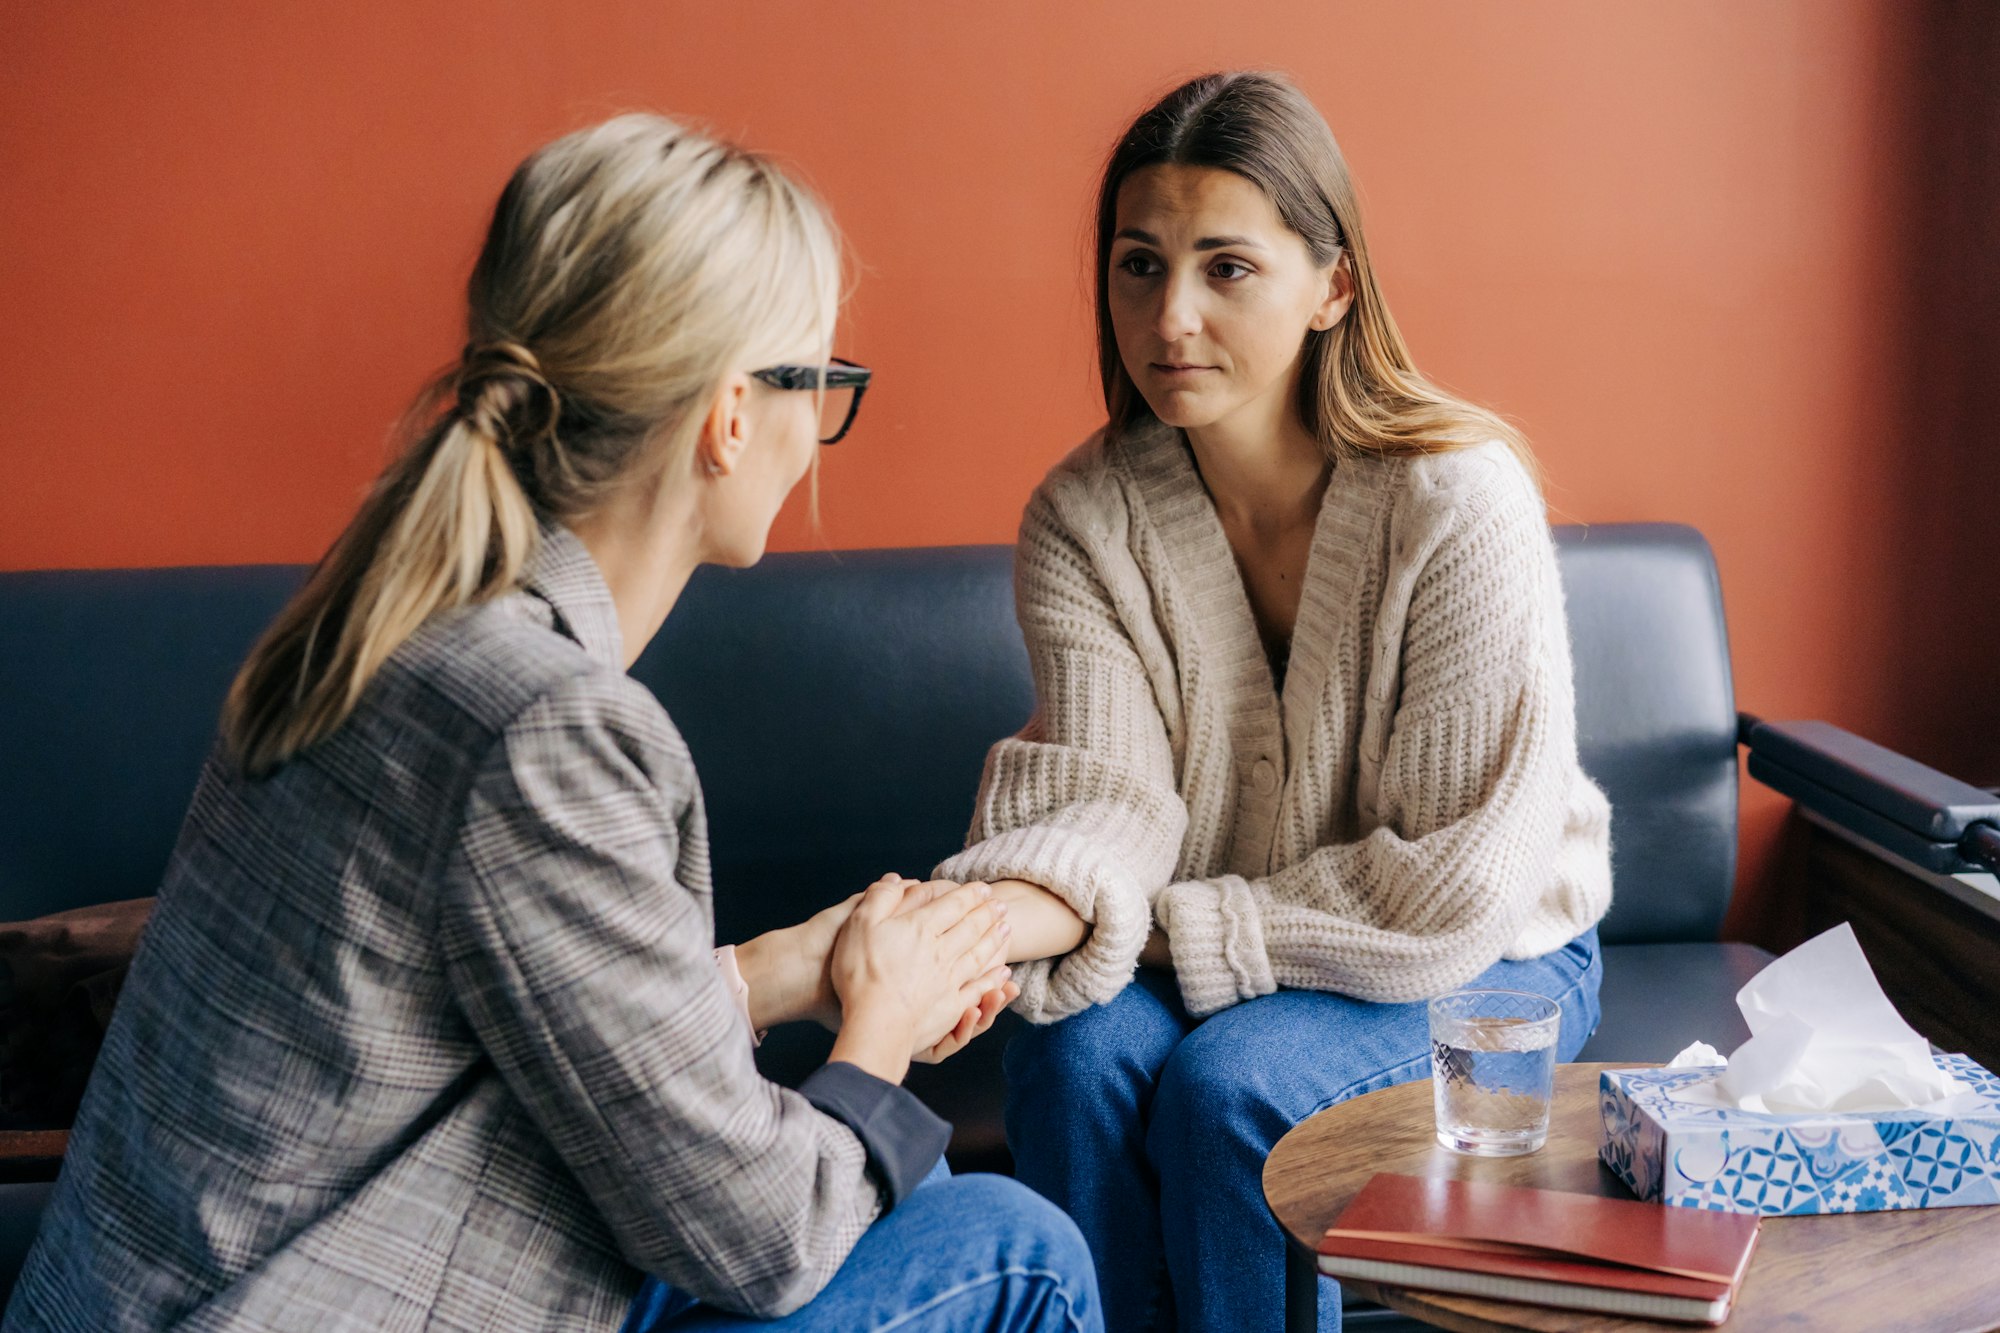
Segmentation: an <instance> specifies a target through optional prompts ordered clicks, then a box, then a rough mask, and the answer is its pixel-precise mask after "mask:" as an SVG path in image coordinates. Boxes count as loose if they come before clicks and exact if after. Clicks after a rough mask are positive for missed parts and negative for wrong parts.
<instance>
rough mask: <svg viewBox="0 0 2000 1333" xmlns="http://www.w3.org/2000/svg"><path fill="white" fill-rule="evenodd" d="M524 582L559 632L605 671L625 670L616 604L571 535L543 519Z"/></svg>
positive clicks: (591, 561) (577, 540) (566, 530)
mask: <svg viewBox="0 0 2000 1333" xmlns="http://www.w3.org/2000/svg"><path fill="white" fill-rule="evenodd" d="M522 582H523V585H524V586H525V587H526V589H527V591H528V592H529V593H530V594H531V595H533V596H535V597H539V598H540V599H541V600H542V601H544V602H547V603H548V604H549V607H550V608H551V609H552V610H553V611H554V612H555V628H556V631H557V632H558V633H560V634H563V635H565V636H567V637H568V638H571V639H574V640H576V642H577V643H578V644H580V645H582V647H583V650H584V651H585V652H587V653H589V654H590V655H591V656H592V657H593V658H595V659H596V660H598V661H600V662H602V663H604V664H605V665H606V666H609V667H612V668H613V669H615V670H618V671H623V670H624V669H625V634H624V631H623V630H621V629H620V628H619V627H618V607H617V604H616V603H614V602H613V601H612V600H611V588H610V585H608V584H607V583H605V581H604V575H603V573H602V572H601V571H600V570H599V569H598V568H597V562H596V561H595V560H593V559H592V558H591V555H590V551H589V549H588V548H587V547H585V546H584V544H583V542H582V541H581V540H580V539H578V537H577V535H576V534H575V533H573V532H571V531H570V530H569V529H568V528H566V527H564V526H563V525H562V524H561V523H558V522H556V521H554V520H552V519H544V520H543V521H542V526H541V538H540V540H539V541H537V542H536V543H535V554H534V556H533V557H532V559H530V561H529V562H528V572H527V576H526V577H525V578H524V579H523V581H522Z"/></svg>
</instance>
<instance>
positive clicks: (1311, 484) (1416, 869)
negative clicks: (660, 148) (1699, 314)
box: [938, 74, 1611, 1330]
mask: <svg viewBox="0 0 2000 1333" xmlns="http://www.w3.org/2000/svg"><path fill="white" fill-rule="evenodd" d="M1439 205H1440V206H1441V207H1451V206H1453V205H1452V204H1451V203H1450V201H1439ZM1097 290H1098V301H1097V323H1098V334H1099V338H1098V342H1099V356H1100V365H1101V373H1102V378H1103V383H1104V394H1105V403H1106V407H1107V409H1108V412H1109V422H1108V424H1107V425H1106V427H1105V429H1104V430H1103V431H1102V432H1101V433H1100V434H1098V435H1097V436H1094V437H1093V438H1092V439H1091V440H1090V441H1088V442H1087V443H1085V444H1084V445H1083V446H1082V447H1081V448H1080V449H1078V450H1077V451H1076V452H1075V453H1074V454H1072V455H1071V456H1070V457H1069V458H1068V459H1066V460H1065V461H1064V462H1062V463H1061V464H1059V465H1058V466H1057V467H1056V469H1055V470H1054V471H1053V472H1052V473H1050V475H1049V477H1048V479H1047V481H1045V482H1044V483H1043V484H1042V486H1041V488H1040V489H1039V490H1038V491H1037V492H1036V493H1035V496H1034V498H1033V500H1032V501H1031V502H1030V503H1029V505H1028V510H1027V514H1026V517H1025V518H1024V519H1023V522H1022V528H1021V538H1020V546H1019V550H1018V555H1017V578H1018V592H1019V603H1020V606H1019V609H1020V617H1021V626H1022V630H1023V632H1024V634H1025V636H1026V638H1027V643H1028V650H1029V657H1030V660H1031V662H1032V663H1033V667H1034V672H1035V684H1036V690H1037V695H1038V707H1037V710H1036V713H1035V717H1034V720H1033V722H1032V723H1031V724H1030V725H1029V727H1028V729H1027V730H1026V731H1025V732H1023V733H1022V734H1021V735H1020V736H1019V737H1017V738H1014V739H1011V740H1007V741H1004V742H1002V743H1001V744H1000V745H998V746H997V747H996V748H995V749H994V751H993V753H992V755H991V757H990V759H989V762H988V765H987V771H986V776H985V781H984V784H983V789H982V791H981V794H980V799H979V806H978V809H977V812H976V814H975V816H974V819H973V826H972V838H971V845H970V846H969V847H968V848H967V850H966V851H965V852H964V853H963V854H962V855H960V856H958V857H955V858H953V859H952V860H951V861H949V862H947V863H946V864H945V865H943V866H941V867H939V869H938V873H939V875H941V876H944V877H947V878H949V879H953V880H983V881H990V882H992V883H993V884H994V886H995V888H996V890H997V891H998V892H1000V894H1001V895H1002V897H1003V899H1005V900H1007V901H1010V902H1013V903H1014V904H1015V907H1014V913H1013V917H1012V919H1013V921H1014V925H1015V931H1014V938H1015V940H1016V942H1017V945H1020V944H1022V943H1026V944H1028V945H1029V946H1030V947H1029V948H1028V949H1027V951H1026V952H1027V955H1028V956H1036V955H1039V954H1043V953H1046V954H1052V955H1056V956H1055V957H1054V958H1053V959H1052V961H1048V962H1040V963H1034V964H1031V965H1029V966H1026V967H1023V968H1019V969H1017V970H1016V978H1017V980H1019V982H1020V984H1021V987H1022V995H1021V998H1020V1001H1019V1007H1020V1008H1022V1009H1023V1010H1024V1011H1025V1012H1026V1013H1027V1014H1028V1016H1029V1017H1030V1018H1032V1019H1034V1020H1036V1021H1037V1022H1038V1023H1039V1024H1042V1025H1043V1026H1038V1027H1034V1028H1031V1029H1029V1030H1028V1031H1026V1032H1024V1033H1023V1034H1022V1035H1020V1036H1019V1037H1017V1038H1016V1039H1015V1040H1014V1041H1013V1042H1012V1044H1011V1045H1010V1046H1009V1048H1008V1051H1007V1057H1006V1067H1007V1076H1008V1113H1007V1114H1008V1141H1009V1144H1010V1146H1011V1147H1012V1149H1013V1152H1014V1157H1015V1161H1016V1163H1017V1165H1018V1171H1019V1175H1020V1177H1021V1179H1023V1180H1024V1181H1026V1182H1027V1183H1029V1184H1031V1185H1032V1186H1034V1187H1035V1188H1036V1189H1037V1190H1039V1191H1041V1192H1042V1193H1043V1194H1046V1195H1047V1196H1048V1197H1049V1198H1051V1199H1053V1200H1055V1201H1056V1202H1058V1203H1060V1204H1062V1205H1063V1206H1064V1208H1066V1209H1067V1210H1068V1211H1069V1212H1070V1213H1071V1215H1072V1216H1074V1217H1075V1218H1076V1220H1077V1221H1078V1223H1079V1224H1080V1225H1081V1227H1082V1229H1083V1233H1084V1237H1085V1239H1086V1240H1087V1241H1088V1242H1089V1244H1090V1247H1091V1250H1092V1252H1093V1253H1094V1254H1095V1255H1096V1257H1097V1262H1098V1273H1099V1278H1100V1281H1101V1283H1102V1290H1103V1299H1104V1310H1105V1320H1106V1324H1107V1326H1108V1327H1111V1328H1113V1329H1119V1330H1131V1329H1142V1328H1155V1327H1172V1326H1174V1325H1175V1324H1176V1323H1177V1324H1178V1325H1179V1326H1180V1327H1181V1328H1185V1329H1222V1328H1227V1329H1243V1330H1275V1329H1276V1328H1277V1327H1278V1326H1279V1322H1280V1310H1281V1306H1282V1293H1283V1277H1282V1273H1283V1242H1282V1239H1281V1237H1280V1234H1279V1232H1278V1229H1277V1227H1276V1225H1275V1224H1274V1223H1273V1222H1272V1220H1271V1218H1270V1215H1269V1213H1268V1212H1267V1211H1266V1210H1265V1207H1264V1203H1263V1198H1262V1194H1261V1191H1260V1186H1259V1182H1260V1177H1261V1172H1262V1166H1263V1160H1264V1157H1265V1154H1266V1153H1267V1152H1268V1151H1269V1150H1270V1148H1271V1146H1272V1144H1274V1143H1275V1142H1276V1141H1277V1139H1278V1138H1279V1136H1281V1135H1282V1134H1283V1133H1284V1132H1285V1131H1286V1130H1287V1129H1288V1128H1290V1127H1291V1126H1292V1125H1294V1124H1296V1123H1297V1122H1298V1121H1300V1120H1302V1119H1304V1118H1305V1117H1306V1116H1309V1115H1311V1114H1312V1113H1313V1112H1315V1111H1318V1110H1320V1109H1321V1108H1322V1107H1325V1106H1327V1105H1328V1104H1330V1103H1333V1102H1337V1101H1340V1100H1342V1099H1344V1098H1347V1097H1352V1096H1356V1095H1358V1094H1360V1093H1363V1092H1367V1091H1369V1090H1371V1089H1374V1088H1379V1087H1382V1086H1385V1085H1387V1084H1391V1083H1395V1082H1399V1081H1402V1080H1406V1079H1413V1078H1418V1077H1421V1076H1423V1075H1424V1074H1425V1073H1427V1072H1428V1067H1429V1066H1428V1060H1429V1053H1428V1044H1427V1038H1426V1029H1425V1016H1424V1006H1423V1005H1422V1004H1421V1003H1420V1001H1422V1000H1424V999H1425V998H1427V997H1430V996H1434V995H1438V994H1440V993H1442V992H1445V991H1449V990H1452V989H1454V988H1456V987H1459V986H1465V985H1481V986H1498V987H1506V988H1511V989H1515V990H1527V991H1536V992H1540V993H1542V994H1544V995H1547V996H1549V997H1551V998H1553V999H1555V1000H1557V1001H1558V1002H1559V1003H1560V1005H1561V1007H1562V1013H1563V1023H1562V1034H1561V1039H1560V1042H1559V1048H1560V1054H1561V1056H1562V1058H1564V1059H1569V1058H1573V1057H1574V1056H1575V1054H1576V1052H1577V1050H1578V1048H1579V1047H1580V1046H1581V1045H1582V1044H1583V1042H1584V1039H1585V1038H1586V1037H1587V1036H1588V1035H1589V1033H1590V1031H1591V1030H1592V1028H1593V1027H1594V1026H1595V1025H1596V1022H1597V984H1598V979H1599V976H1600V966H1599V962H1598V951H1597V941H1596V933H1595V925H1596V923H1597V921H1598V920H1599V918H1601V917H1602V916H1603V914H1604V912H1605V909H1606V907H1607V906H1608V905H1609V903H1610V896H1611V877H1610V865H1609V850H1608V842H1607V837H1608V825H1609V808H1608V806H1607V805H1606V803H1605V800H1604V797H1603V795H1602V794H1601V793H1600V792H1599V791H1598V789H1597V788H1596V787H1595V786H1593V785H1592V783H1591V782H1590V780H1589V779H1588V778H1587V777H1586V776H1585V775H1584V774H1583V772H1582V770H1581V769H1580V768H1579V767H1578V764H1577V757H1576V744H1575V735H1574V733H1575V709H1574V704H1573V700H1572V694H1571V677H1570V659H1569V645H1568V640H1567V631H1566V626H1565V622H1564V617H1563V606H1562V591H1561V588H1560V586H1559V584H1558V582H1557V576H1556V566H1555V555H1554V550H1553V547H1552V545H1551V542H1550V537H1549V531H1548V526H1547V520H1546V518H1545V515H1544V509H1543V504H1542V500H1541V496H1540V493H1539V491H1538V488H1537V484H1536V480H1535V472H1534V468H1533V464H1532V462H1531V460H1530V457H1529V454H1528V451H1527V448H1526V446H1525V444H1524V443H1523V442H1522V440H1521V438H1520V436H1519V435H1518V434H1517V433H1516V432H1515V431H1514V430H1513V429H1512V428H1510V427H1509V426H1508V425H1507V424H1506V423H1504V422H1503V421H1501V420H1500V419H1498V418H1497V417H1495V416H1494V415H1492V414H1491V413H1489V412H1486V411H1483V410H1481V409H1479V408H1477V407H1474V406H1472V405H1470V404H1467V403H1464V402H1461V401H1459V400H1457V399H1455V398H1453V397H1451V396H1450V395H1449V394H1446V393H1444V392H1443V391H1442V390H1440V389H1438V388H1437V387H1436V386H1434V385H1433V384H1431V383H1429V382H1428V381H1426V380H1425V379H1424V378H1422V377H1421V376H1420V375H1419V374H1418V373H1417V372H1416V370H1415V369H1414V368H1413V366H1412V364H1411V361H1410V357H1409V354H1408V352H1407V351H1406V350H1405V347H1404V344H1403V341H1402V338H1401V336H1400V335H1399V334H1398V332H1397V330H1396V325H1395V323H1394V322H1393V321H1392V320H1391V319H1390V317H1389V312H1388V308H1387V307H1386V305H1385V304H1384V303H1383V299H1382V293H1381V291H1380V289H1379V288H1378V287H1377V285H1376V279H1375V273H1374V270H1373V267H1372V266H1371V264H1370V260H1369V253H1368V246H1367V243H1366V241H1365V240H1364V239H1363V236H1362V232H1361V227H1360V218H1359V214H1358V211H1357V209H1356V207H1355V194H1354V188H1353V185H1352V182H1351V181H1350V180H1349V178H1348V174H1347V169H1346V166H1345V164H1344V163H1343V162H1342V160H1341V156H1340V152H1339V149H1338V148H1337V147H1336V146H1335V144H1334V140H1333V136H1332V134H1331V132H1330V131H1329V130H1328V129H1327V126H1326V123H1325V122H1324V121H1323V120H1322V119H1321V118H1320V116H1319V114H1318V112H1317V111H1315V110H1314V109H1313V107H1312V105H1311V103H1309V102H1308V101H1307V100H1306V99H1305V98H1304V97H1303V96H1302V95H1300V93H1299V92H1298V91H1297V89H1295V88H1294V87H1292V86H1291V85H1290V84H1288V83H1286V82H1285V81H1283V80H1282V79H1279V78H1275V77H1272V76H1268V75H1261V74H1238V75H1212V76H1208V77H1205V78H1200V79H1196V80H1194V81H1192V82H1190V83H1188V84H1186V85H1185V86H1183V87H1181V88H1179V89H1177V90H1176V91H1174V92H1173V93H1171V94H1169V95H1168V96H1167V97H1166V98H1165V99H1163V100H1162V101H1161V102H1160V103H1159V104H1158V105H1156V106H1154V107H1152V108H1151V109H1150V110H1148V111H1147V112H1145V113H1144V114H1143V115H1141V116H1140V117H1139V118H1138V120H1137V121H1136V122H1135V123H1134V124H1133V125H1132V126H1131V128H1130V129H1129V130H1128V131H1127V132H1126V134H1125V136H1124V137H1123V139H1121V141H1120V142H1119V144H1118V146H1117V147H1116V149H1115V150H1114V151H1113V153H1112V155H1111V158H1110V162H1109V165H1108V166H1107V168H1106V171H1105V174H1104V179H1103V184H1102V189H1101V192H1100V195H1099V210H1098V228H1097ZM1086 923H1087V930H1088V934H1087V937H1086ZM1016 956H1022V951H1021V950H1020V949H1019V948H1017V949H1016ZM1135 962H1137V963H1142V964H1152V965H1153V966H1151V967H1142V968H1140V969H1139V972H1138V978H1137V981H1136V982H1135V983H1133V984H1129V985H1128V982H1129V981H1131V980H1132V977H1133V970H1134V964H1135ZM1330 1295H1331V1294H1330V1293H1329V1296H1330ZM1320 1304H1321V1309H1322V1316H1321V1326H1322V1327H1324V1328H1334V1327H1337V1326H1338V1323H1339V1302H1338V1301H1337V1300H1335V1299H1330V1298H1329V1299H1323V1300H1322V1301H1321V1303H1320Z"/></svg>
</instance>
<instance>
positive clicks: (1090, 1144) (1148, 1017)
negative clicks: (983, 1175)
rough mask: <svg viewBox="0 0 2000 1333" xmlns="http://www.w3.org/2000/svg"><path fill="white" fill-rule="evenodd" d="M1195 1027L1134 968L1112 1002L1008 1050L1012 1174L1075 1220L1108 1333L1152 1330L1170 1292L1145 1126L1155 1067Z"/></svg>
mask: <svg viewBox="0 0 2000 1333" xmlns="http://www.w3.org/2000/svg"><path fill="white" fill-rule="evenodd" d="M1192 1026H1193V1024H1192V1021H1191V1020H1190V1019H1189V1018H1188V1016H1187V1010H1186V1009H1185V1008H1183V1007H1182V1005H1181V1000H1180V990H1179V986H1178V984H1177V983H1176V982H1175V980H1174V978H1173V977H1172V976H1171V975H1169V974H1167V973H1162V972H1155V971H1152V970H1150V969H1146V968H1141V969H1140V971H1139V974H1138V976H1137V977H1136V978H1134V980H1133V982H1132V984H1131V985H1129V986H1127V987H1126V988H1125V989H1124V990H1123V991H1121V992H1119V994H1118V997H1117V998H1116V999H1114V1000H1112V1001H1111V1002H1110V1003H1108V1004H1101V1005H1097V1006H1094V1007H1093V1008H1090V1009H1086V1010H1085V1011H1083V1012H1082V1013H1080V1014H1074V1015H1072V1016H1071V1017H1069V1018H1065V1019H1063V1020H1062V1021H1061V1022H1058V1023H1052V1024H1049V1025H1047V1026H1045V1027H1034V1028H1029V1029H1027V1030H1025V1031H1022V1032H1018V1033H1016V1034H1015V1036H1014V1038H1013V1040H1012V1041H1010V1042H1009V1043H1008V1046H1007V1053H1006V1056H1005V1058H1004V1064H1005V1068H1006V1071H1007V1146H1008V1148H1009V1149H1010V1150H1011V1151H1012V1152H1013V1154H1014V1174H1015V1177H1016V1178H1017V1179H1019V1180H1020V1181H1021V1182H1022V1183H1023V1184H1025V1185H1027V1186H1029V1187H1030V1188H1032V1189H1034V1190H1035V1191H1036V1192H1037V1193H1039V1194H1041V1195H1042V1196H1043V1197H1044V1198H1046V1199H1049V1200H1051V1201H1052V1202H1054V1203H1055V1204H1057V1205H1058V1206H1060V1207H1061V1208H1062V1209H1063V1210H1064V1211H1065V1212H1067V1213H1068V1214H1069V1215H1070V1216H1071V1217H1072V1218H1074V1219H1075V1220H1076V1224H1077V1227H1078V1229H1079V1230H1081V1231H1082V1233H1083V1238H1084V1241H1085V1243H1086V1244H1088V1245H1089V1247H1090V1252H1091V1254H1092V1256H1093V1257H1094V1258H1095V1259H1096V1261H1097V1274H1098V1283H1099V1287H1100V1290H1101V1291H1102V1293H1103V1299H1104V1323H1105V1327H1107V1328H1108V1329H1110V1330H1112V1333H1139V1331H1140V1330H1143V1329H1147V1328H1151V1327H1153V1324H1154V1319H1155V1312H1156V1310H1157V1308H1158V1303H1159V1301H1160V1299H1161V1296H1162V1291H1163V1288H1164V1285H1165V1271H1166V1270H1165V1260H1164V1257H1163V1255H1162V1252H1161V1249H1160V1205H1159V1186H1158V1181H1157V1180H1156V1178H1155V1177H1154V1174H1153V1171H1152V1168H1151V1166H1150V1165H1149V1164H1148V1163H1147V1160H1146V1152H1145V1133H1146V1128H1145V1126H1146V1119H1147V1117H1148V1115H1149V1114H1150V1111H1151V1107H1152V1104H1153V1089H1154V1086H1155V1084H1156V1083H1157V1082H1158V1081H1159V1076H1160V1070H1161V1068H1162V1067H1163V1066H1165V1064H1166V1063H1167V1057H1168V1056H1170V1055H1171V1054H1172V1053H1173V1050H1174V1047H1175V1046H1177V1045H1178V1044H1179V1043H1180V1041H1181V1038H1182V1037H1183V1036H1184V1035H1185V1034H1186V1033H1187V1031H1188V1029H1189V1028H1190V1027H1192Z"/></svg>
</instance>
